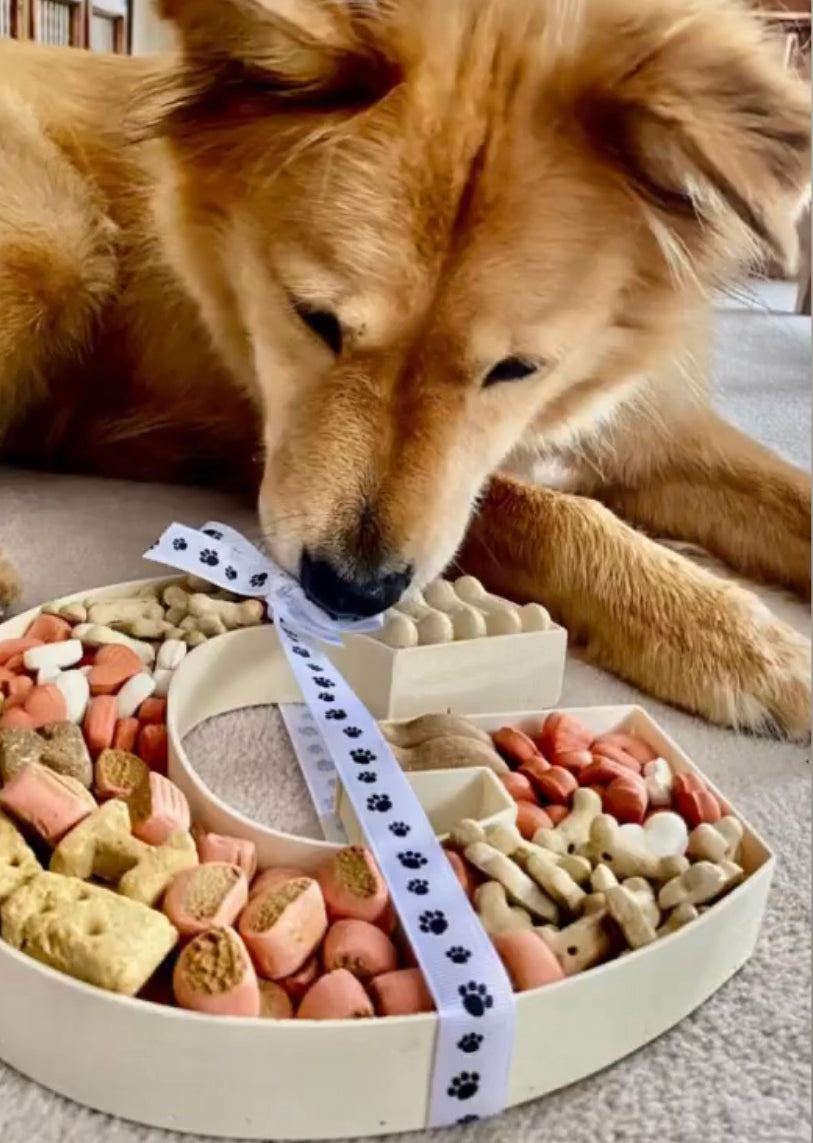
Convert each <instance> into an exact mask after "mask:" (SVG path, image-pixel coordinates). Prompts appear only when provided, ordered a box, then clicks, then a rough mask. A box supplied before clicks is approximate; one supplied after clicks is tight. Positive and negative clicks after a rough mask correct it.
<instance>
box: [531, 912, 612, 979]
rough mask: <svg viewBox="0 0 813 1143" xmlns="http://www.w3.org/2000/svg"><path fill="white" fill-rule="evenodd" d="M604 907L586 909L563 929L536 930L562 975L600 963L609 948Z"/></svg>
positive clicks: (570, 974) (608, 951)
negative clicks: (558, 964)
mask: <svg viewBox="0 0 813 1143" xmlns="http://www.w3.org/2000/svg"><path fill="white" fill-rule="evenodd" d="M606 919H607V911H606V909H602V910H600V911H598V912H594V913H588V914H587V915H586V916H584V917H582V919H581V920H580V921H575V922H574V923H573V924H572V925H568V927H567V928H566V929H560V930H557V929H549V928H541V929H537V930H536V931H537V932H538V933H539V935H540V937H541V938H542V940H543V941H544V942H545V943H546V944H547V946H548V947H549V948H550V949H551V950H552V951H553V952H554V954H555V955H556V958H557V960H558V961H559V963H560V964H561V966H562V969H563V970H564V973H565V976H575V975H576V973H579V972H584V971H585V969H588V968H592V967H593V966H594V965H597V964H601V962H602V961H604V960H606V959H607V958H608V957H609V956H610V954H611V953H612V951H613V943H612V939H611V937H610V934H609V933H608V931H607V927H606Z"/></svg>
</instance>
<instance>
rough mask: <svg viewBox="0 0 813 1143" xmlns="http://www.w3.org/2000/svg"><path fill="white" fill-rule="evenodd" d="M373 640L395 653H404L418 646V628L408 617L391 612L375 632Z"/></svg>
mask: <svg viewBox="0 0 813 1143" xmlns="http://www.w3.org/2000/svg"><path fill="white" fill-rule="evenodd" d="M375 638H376V639H377V640H378V642H379V643H384V644H385V645H386V646H387V647H392V648H393V650H395V651H405V650H407V649H408V648H410V647H417V646H418V628H417V626H416V624H415V621H414V620H412V619H410V618H409V616H408V615H401V614H400V612H398V611H391V612H389V614H388V615H387V621H386V623H385V624H384V626H383V627H382V628H381V630H380V631H378V632H376V634H375Z"/></svg>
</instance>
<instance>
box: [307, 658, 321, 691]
mask: <svg viewBox="0 0 813 1143" xmlns="http://www.w3.org/2000/svg"><path fill="white" fill-rule="evenodd" d="M324 669H325V668H324V667H320V666H319V664H318V663H308V670H309V671H313V672H314V674H317V675H319V674H321V673H322V671H324ZM316 681H317V680H314V682H316ZM319 686H322V684H321V683H319Z"/></svg>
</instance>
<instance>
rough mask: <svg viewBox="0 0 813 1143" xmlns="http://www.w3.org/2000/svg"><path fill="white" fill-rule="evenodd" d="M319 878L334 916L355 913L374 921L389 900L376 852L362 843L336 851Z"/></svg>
mask: <svg viewBox="0 0 813 1143" xmlns="http://www.w3.org/2000/svg"><path fill="white" fill-rule="evenodd" d="M316 878H317V880H318V882H319V884H320V885H321V887H322V892H323V893H324V895H325V904H326V906H327V911H328V916H329V917H330V919H331V920H341V919H342V918H343V917H352V918H355V919H356V920H359V921H370V922H371V923H372V924H375V923H376V922H377V921H379V920H380V919H381V917H382V916H383V914H384V911H385V909H386V908H387V904H388V903H389V893H388V891H387V885H386V882H385V881H384V878H383V877H382V876H381V872H380V870H379V868H378V866H377V865H376V863H375V859H374V857H373V855H372V854H371V853H370V851H369V850H367V849H364V848H362V847H361V846H359V845H352V846H348V848H347V849H342V850H340V851H339V852H338V853H336V854H334V855H333V857H331V858H329V859H328V861H326V862H325V864H324V865H323V866H322V867H321V869H319V870H318V872H317V874H316Z"/></svg>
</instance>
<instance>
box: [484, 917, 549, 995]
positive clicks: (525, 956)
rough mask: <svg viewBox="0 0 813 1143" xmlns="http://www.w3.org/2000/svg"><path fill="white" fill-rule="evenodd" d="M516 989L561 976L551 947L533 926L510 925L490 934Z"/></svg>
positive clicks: (534, 986) (528, 989) (529, 987)
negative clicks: (521, 927)
mask: <svg viewBox="0 0 813 1143" xmlns="http://www.w3.org/2000/svg"><path fill="white" fill-rule="evenodd" d="M492 939H493V941H494V947H495V948H496V950H497V952H498V953H499V954H500V957H501V958H502V962H503V964H504V965H505V970H506V972H507V973H508V975H509V977H510V978H511V983H512V984H513V986H514V991H515V992H529V991H530V990H531V989H533V988H542V987H543V985H545V984H555V983H556V981H557V980H564V977H565V974H564V972H563V970H562V966H561V965H560V964H559V961H558V960H557V958H556V956H555V955H554V953H553V951H552V949H550V948H548V946H547V945H546V944H545V942H544V941H543V940H542V938H541V937H540V936H539V935H538V934H537V933H535V932H534V931H533V929H513V930H511V931H509V932H505V933H499V934H497V936H495V937H493V938H492Z"/></svg>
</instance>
